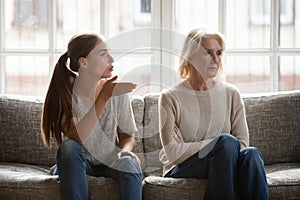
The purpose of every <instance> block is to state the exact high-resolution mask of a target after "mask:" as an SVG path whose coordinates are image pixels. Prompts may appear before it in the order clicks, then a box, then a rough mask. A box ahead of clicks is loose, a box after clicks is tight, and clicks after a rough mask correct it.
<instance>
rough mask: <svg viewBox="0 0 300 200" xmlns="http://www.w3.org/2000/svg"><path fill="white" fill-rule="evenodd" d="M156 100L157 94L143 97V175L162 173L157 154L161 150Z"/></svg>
mask: <svg viewBox="0 0 300 200" xmlns="http://www.w3.org/2000/svg"><path fill="white" fill-rule="evenodd" d="M158 99H159V94H158V93H153V94H147V95H146V96H145V97H144V103H145V111H144V112H145V114H144V115H145V116H144V139H143V140H144V154H145V164H146V168H145V174H146V175H147V174H153V173H154V172H157V171H159V173H160V174H161V172H162V163H161V162H160V161H159V152H160V150H161V148H162V145H161V141H160V136H159V124H158V119H159V116H158V106H159V105H158Z"/></svg>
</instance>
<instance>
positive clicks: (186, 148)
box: [160, 29, 268, 200]
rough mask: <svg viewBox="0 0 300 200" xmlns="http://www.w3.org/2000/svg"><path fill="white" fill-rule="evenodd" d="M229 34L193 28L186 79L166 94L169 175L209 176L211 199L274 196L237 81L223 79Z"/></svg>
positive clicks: (164, 157)
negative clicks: (251, 137)
mask: <svg viewBox="0 0 300 200" xmlns="http://www.w3.org/2000/svg"><path fill="white" fill-rule="evenodd" d="M224 51H225V42H224V38H223V36H222V35H221V34H220V33H218V32H209V31H207V30H204V29H196V30H192V31H191V32H190V33H189V34H188V36H187V38H186V40H185V43H184V46H183V50H182V54H181V59H180V67H179V73H180V75H181V77H183V80H182V81H181V82H180V83H178V84H176V85H174V86H173V87H171V88H169V89H166V90H164V91H163V92H162V93H161V96H160V136H161V142H162V145H163V149H162V150H161V152H160V160H161V162H162V163H163V165H164V169H163V175H164V176H165V177H173V178H198V179H208V186H207V191H206V195H205V199H216V200H219V199H235V198H238V199H243V200H246V199H249V200H250V199H251V200H254V199H268V187H267V182H266V176H265V172H264V167H263V166H264V163H263V159H262V155H261V153H260V151H259V150H258V149H257V148H254V147H248V146H249V133H248V127H247V122H246V117H245V108H244V104H243V101H242V98H241V95H240V93H239V91H238V89H237V88H236V87H234V86H233V85H231V84H229V83H225V82H223V81H222V80H220V77H221V73H222V56H223V54H224Z"/></svg>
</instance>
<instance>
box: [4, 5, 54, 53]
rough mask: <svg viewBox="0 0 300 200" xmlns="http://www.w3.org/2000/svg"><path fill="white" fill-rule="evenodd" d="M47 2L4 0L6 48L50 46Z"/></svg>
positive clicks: (40, 47) (45, 47)
mask: <svg viewBox="0 0 300 200" xmlns="http://www.w3.org/2000/svg"><path fill="white" fill-rule="evenodd" d="M47 4H48V1H47V0H15V1H11V0H4V38H5V39H4V48H6V49H25V48H26V49H32V48H35V49H48V48H49V39H48V37H49V35H48V6H47Z"/></svg>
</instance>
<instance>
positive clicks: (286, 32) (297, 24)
mask: <svg viewBox="0 0 300 200" xmlns="http://www.w3.org/2000/svg"><path fill="white" fill-rule="evenodd" d="M280 5H281V7H280V9H281V16H280V47H286V48H293V47H294V48H295V47H296V48H299V47H300V37H299V35H300V15H299V14H300V13H299V9H300V1H293V0H281V1H280ZM287 36H288V37H287Z"/></svg>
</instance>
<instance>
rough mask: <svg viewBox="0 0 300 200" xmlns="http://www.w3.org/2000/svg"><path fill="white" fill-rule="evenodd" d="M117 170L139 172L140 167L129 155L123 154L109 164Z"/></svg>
mask: <svg viewBox="0 0 300 200" xmlns="http://www.w3.org/2000/svg"><path fill="white" fill-rule="evenodd" d="M111 167H112V168H115V169H116V170H118V171H122V172H129V173H137V174H141V167H140V165H139V164H138V163H137V162H136V160H135V159H134V158H132V157H131V156H123V157H121V158H120V159H118V160H117V161H115V162H114V163H113V165H112V166H111Z"/></svg>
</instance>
